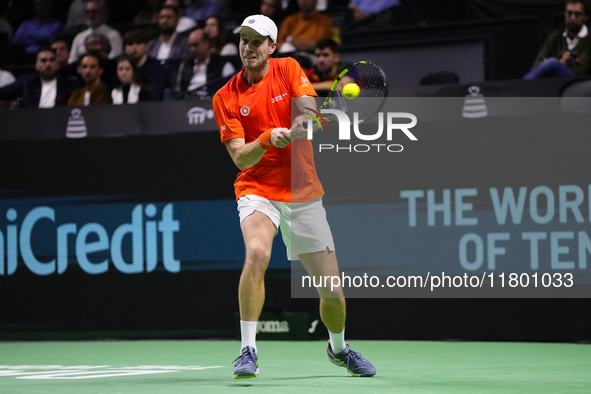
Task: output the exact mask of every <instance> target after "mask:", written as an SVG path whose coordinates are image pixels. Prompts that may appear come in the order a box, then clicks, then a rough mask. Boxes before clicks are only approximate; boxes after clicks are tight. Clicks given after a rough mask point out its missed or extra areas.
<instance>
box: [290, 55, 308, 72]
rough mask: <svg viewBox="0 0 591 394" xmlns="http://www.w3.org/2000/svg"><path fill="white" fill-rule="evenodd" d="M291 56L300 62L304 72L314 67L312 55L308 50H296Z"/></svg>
mask: <svg viewBox="0 0 591 394" xmlns="http://www.w3.org/2000/svg"><path fill="white" fill-rule="evenodd" d="M291 57H292V58H294V59H295V61H296V62H298V63H299V64H300V67H301V68H302V70H304V73H306V72H308V70H309V69H311V68H312V60H310V56H309V55H308V54H307V53H306V52H296V53H294V54H293V55H291Z"/></svg>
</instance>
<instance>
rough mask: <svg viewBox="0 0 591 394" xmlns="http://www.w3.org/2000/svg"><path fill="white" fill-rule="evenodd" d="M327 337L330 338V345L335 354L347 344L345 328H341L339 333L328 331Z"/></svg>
mask: <svg viewBox="0 0 591 394" xmlns="http://www.w3.org/2000/svg"><path fill="white" fill-rule="evenodd" d="M328 337H329V338H330V347H331V348H332V351H333V352H334V353H335V354H337V353H340V352H342V351H343V349H344V348H345V346H347V344H346V343H345V329H344V328H343V332H341V333H339V334H335V333H334V332H330V331H329V332H328Z"/></svg>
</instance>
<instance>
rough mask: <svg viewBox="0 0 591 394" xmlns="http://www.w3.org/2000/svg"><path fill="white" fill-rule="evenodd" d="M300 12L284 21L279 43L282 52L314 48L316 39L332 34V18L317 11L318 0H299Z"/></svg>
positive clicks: (278, 39)
mask: <svg viewBox="0 0 591 394" xmlns="http://www.w3.org/2000/svg"><path fill="white" fill-rule="evenodd" d="M298 8H299V9H300V12H298V13H297V14H294V15H290V16H288V17H287V18H285V20H284V21H283V24H282V25H281V29H280V30H279V36H278V37H277V45H278V49H279V52H280V53H285V52H293V51H295V50H304V51H305V50H309V49H312V48H314V45H315V44H316V41H318V40H319V39H321V38H324V37H330V36H331V34H332V24H331V22H330V19H329V18H328V17H327V16H326V15H324V14H321V13H320V12H318V11H316V0H298Z"/></svg>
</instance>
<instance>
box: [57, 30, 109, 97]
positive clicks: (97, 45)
mask: <svg viewBox="0 0 591 394" xmlns="http://www.w3.org/2000/svg"><path fill="white" fill-rule="evenodd" d="M84 49H85V50H86V52H85V53H88V52H92V53H94V54H95V55H99V56H100V57H101V59H102V61H101V63H102V67H103V73H102V75H101V80H102V82H103V83H104V84H105V85H106V86H107V87H108V88H109V89H111V88H112V87H113V84H114V83H115V80H116V79H117V71H116V68H117V62H116V61H115V59H109V52H110V51H111V43H110V42H109V39H108V38H107V37H106V36H104V35H102V34H100V33H96V32H95V33H91V34H90V35H88V36H87V37H86V38H85V39H84ZM79 66H80V62H74V63H69V64H67V65H65V66H62V67H60V70H59V72H60V74H61V75H63V76H65V77H68V78H69V79H71V80H75V81H77V82H78V85H81V84H83V81H82V79H81V76H80V73H79Z"/></svg>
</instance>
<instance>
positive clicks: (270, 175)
mask: <svg viewBox="0 0 591 394" xmlns="http://www.w3.org/2000/svg"><path fill="white" fill-rule="evenodd" d="M234 33H240V58H241V59H242V63H243V64H244V68H243V69H242V71H241V72H239V73H238V74H237V75H236V76H234V78H232V79H231V80H230V81H229V82H228V83H227V84H226V85H225V86H224V87H223V88H222V89H220V90H219V91H218V92H217V93H216V95H215V96H214V98H213V109H214V113H215V118H216V122H217V124H218V127H219V130H220V133H221V140H222V143H223V144H225V146H226V148H227V150H228V152H229V154H230V156H231V157H232V160H234V163H235V164H236V166H237V167H238V168H239V169H240V170H242V172H241V173H240V174H239V175H238V178H237V180H236V182H235V183H234V187H235V191H236V198H237V200H238V211H239V217H240V226H241V229H242V234H243V236H244V243H245V247H246V259H245V262H244V268H243V270H242V275H241V277H240V284H239V287H238V298H239V303H240V319H241V320H240V328H241V336H242V346H241V353H240V356H239V357H238V358H237V359H236V360H235V364H234V365H235V367H236V368H235V370H234V378H235V379H241V378H254V377H256V376H257V375H258V373H259V368H258V366H259V363H258V356H257V345H256V341H255V334H256V326H257V321H258V319H259V316H260V313H261V310H262V308H263V303H264V299H265V286H264V277H265V271H266V269H267V266H268V264H269V259H270V257H271V247H272V244H273V238H274V237H275V235H276V234H277V231H278V229H281V233H282V236H283V241H284V242H285V245H286V247H287V254H288V258H289V259H290V260H300V261H301V262H302V264H303V265H304V267H305V268H306V270H307V271H308V273H309V274H310V275H312V276H314V275H323V276H324V275H337V276H338V275H339V269H338V264H337V259H336V255H335V251H334V250H335V248H334V243H333V239H332V234H331V232H330V228H329V226H328V222H327V221H326V212H325V210H324V207H323V206H322V195H323V194H324V190H323V189H322V185H321V184H320V181H319V180H318V176H317V175H316V169H315V167H314V160H313V148H312V144H311V141H309V140H308V139H306V132H305V128H304V127H303V125H302V123H303V121H305V120H306V118H308V117H307V116H306V115H304V114H306V111H307V110H306V109H305V108H306V107H307V108H316V100H315V97H317V95H316V92H315V91H314V89H313V88H312V86H311V84H310V82H309V81H308V79H307V78H306V75H305V74H304V72H303V71H302V69H301V67H300V66H299V64H298V63H297V62H296V61H295V60H294V59H292V58H282V59H271V55H272V54H273V52H275V50H276V48H277V42H276V41H277V26H276V25H275V23H274V22H273V21H272V20H271V19H269V18H268V17H266V16H263V15H252V16H249V17H247V18H246V19H245V20H244V22H243V23H242V25H240V26H238V27H237V28H235V29H234ZM292 97H295V98H298V99H297V106H298V109H299V110H300V112H301V113H302V114H303V115H300V116H298V117H297V118H296V119H295V120H294V124H293V125H292V119H291V98H292ZM308 112H309V111H308ZM295 143H297V144H299V145H298V147H297V152H296V149H294V150H293V153H294V155H293V157H292V146H293V144H295ZM292 166H298V172H294V173H293V174H297V175H294V176H295V177H296V178H297V179H292ZM298 180H299V183H297V185H295V183H296V181H298ZM292 183H293V184H294V185H295V186H292ZM318 291H319V295H320V316H321V318H322V321H323V323H324V324H325V326H326V327H327V328H328V331H329V337H330V341H329V343H328V346H327V349H326V353H327V356H328V359H329V360H330V361H331V362H333V363H334V364H336V365H338V366H342V367H345V368H347V370H348V371H349V373H350V374H351V375H353V376H373V375H375V373H376V370H375V368H374V367H373V365H371V363H370V362H369V361H367V360H366V359H364V358H363V357H361V355H360V354H359V353H357V352H354V351H352V350H351V349H350V348H349V346H348V345H347V344H346V342H345V337H344V334H345V310H346V309H345V299H344V297H343V292H342V289H341V288H337V289H334V290H333V291H331V290H330V289H329V288H319V289H318Z"/></svg>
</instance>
